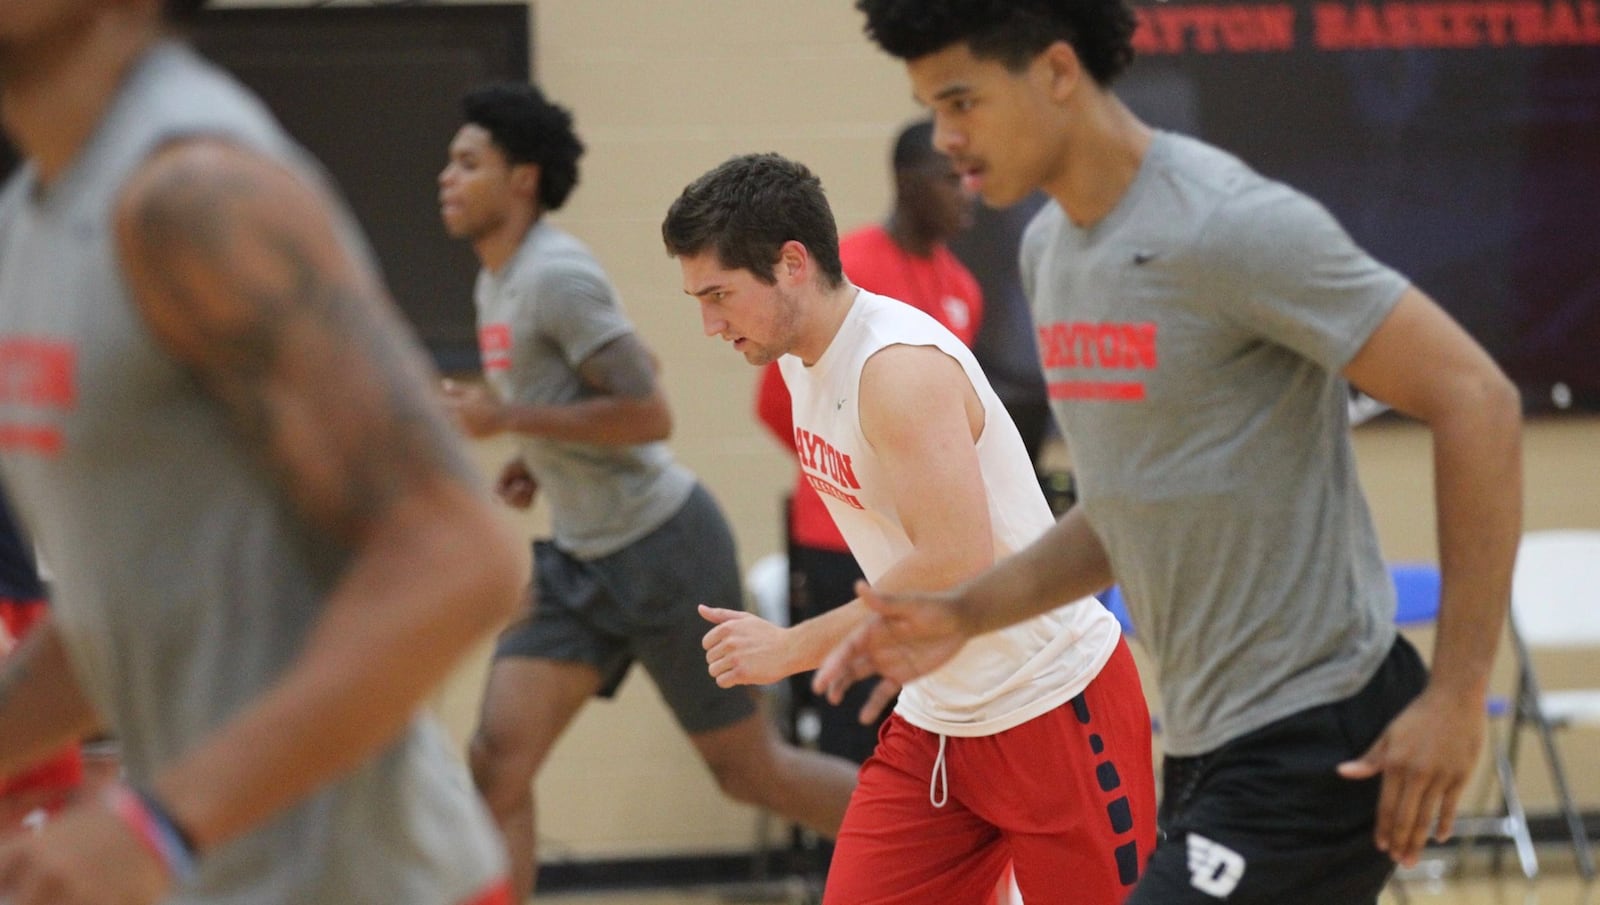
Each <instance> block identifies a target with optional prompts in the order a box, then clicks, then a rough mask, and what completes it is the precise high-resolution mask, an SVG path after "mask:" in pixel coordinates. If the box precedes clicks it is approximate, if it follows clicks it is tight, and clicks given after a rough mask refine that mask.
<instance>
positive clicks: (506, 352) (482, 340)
mask: <svg viewBox="0 0 1600 905" xmlns="http://www.w3.org/2000/svg"><path fill="white" fill-rule="evenodd" d="M478 353H479V355H480V356H481V357H482V359H483V369H484V370H485V371H509V370H511V327H510V326H508V325H506V324H484V325H483V327H482V328H480V329H479V330H478Z"/></svg>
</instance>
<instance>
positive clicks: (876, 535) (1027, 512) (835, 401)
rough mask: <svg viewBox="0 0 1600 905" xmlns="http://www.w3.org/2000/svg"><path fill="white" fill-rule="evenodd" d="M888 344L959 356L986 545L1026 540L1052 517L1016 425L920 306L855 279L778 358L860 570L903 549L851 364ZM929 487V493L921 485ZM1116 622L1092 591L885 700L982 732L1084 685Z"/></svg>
mask: <svg viewBox="0 0 1600 905" xmlns="http://www.w3.org/2000/svg"><path fill="white" fill-rule="evenodd" d="M892 345H917V346H935V347H937V348H938V349H939V350H940V351H942V352H944V353H945V354H946V355H949V356H950V357H951V358H953V359H955V360H956V361H957V362H959V363H960V365H961V367H962V369H963V370H965V371H966V374H967V379H968V380H970V381H971V382H972V386H973V389H974V390H976V391H977V394H978V399H979V400H980V401H981V402H982V403H983V409H984V428H983V433H982V435H981V436H980V438H979V440H978V462H979V467H980V468H981V469H982V472H983V482H984V486H985V489H986V490H987V493H988V498H989V519H990V523H991V525H992V527H993V537H994V555H995V558H996V559H997V560H998V559H1001V558H1003V557H1005V556H1008V555H1010V554H1011V553H1013V552H1015V551H1016V550H1019V549H1021V548H1022V547H1024V546H1026V545H1028V544H1030V543H1032V542H1033V540H1034V539H1035V538H1037V537H1038V536H1039V535H1040V534H1042V533H1043V532H1044V531H1045V530H1046V529H1047V528H1049V527H1050V525H1051V524H1052V518H1051V514H1050V507H1049V506H1048V505H1047V504H1046V503H1045V499H1044V494H1043V493H1042V492H1041V491H1040V489H1039V482H1038V479H1037V477H1035V475H1034V470H1033V464H1032V462H1031V461H1030V460H1029V459H1028V454H1027V451H1026V449H1025V448H1024V447H1023V445H1022V438H1021V437H1020V435H1018V433H1017V428H1016V425H1015V424H1014V423H1012V421H1011V417H1010V416H1009V415H1008V414H1006V410H1005V407H1004V406H1002V405H1001V404H1000V399H999V397H998V396H996V395H995V393H994V390H993V389H991V388H990V386H989V381H988V379H987V378H985V377H984V376H983V371H982V369H980V368H979V367H978V363H977V360H976V359H974V358H973V357H972V353H971V352H969V351H968V350H967V348H966V347H965V346H963V345H962V344H961V341H960V340H958V339H956V337H955V336H954V335H953V334H952V333H950V331H949V330H947V329H945V328H944V327H943V326H941V325H940V324H939V323H938V322H937V321H935V320H934V319H933V318H931V317H929V316H928V315H927V314H924V313H923V312H921V311H919V310H917V309H915V308H913V307H911V306H910V305H907V304H904V303H902V302H898V301H895V300H894V299H891V298H886V297H884V296H881V295H875V294H873V293H870V292H867V291H865V290H861V291H859V292H858V294H857V295H856V300H855V303H854V305H852V307H851V309H850V313H849V315H848V316H846V318H845V320H844V323H843V324H842V325H841V326H840V328H839V332H838V335H836V336H835V337H834V339H833V342H832V344H830V345H829V346H828V349H827V351H826V352H824V353H823V355H822V357H821V358H819V359H818V360H817V363H816V364H815V365H812V366H811V367H806V366H805V364H804V363H802V362H801V361H800V359H798V358H796V357H795V356H793V355H785V356H784V357H783V358H782V359H780V361H779V367H780V368H781V369H782V371H783V378H784V381H785V382H786V383H787V384H788V386H789V393H790V395H791V397H792V398H793V400H794V428H795V447H796V449H797V450H798V452H799V456H800V467H801V470H802V471H803V472H804V474H805V476H806V480H808V481H809V482H810V483H811V484H812V486H814V487H815V488H816V489H817V491H818V492H819V493H820V494H821V496H822V499H823V501H824V503H826V504H827V507H828V511H829V512H830V513H832V515H833V519H834V521H835V522H836V523H837V524H838V526H839V530H840V532H841V533H842V534H843V535H844V538H845V541H846V543H848V544H849V545H850V552H852V553H853V554H855V557H856V561H857V562H859V563H860V564H861V569H862V573H863V574H864V575H865V576H866V578H867V580H868V581H876V580H877V579H878V577H879V576H880V575H882V574H883V573H884V572H886V571H888V570H889V568H890V567H891V566H893V565H894V564H895V563H897V562H899V561H900V560H901V559H902V558H904V557H905V556H906V555H907V554H909V553H910V552H911V549H912V544H911V540H910V538H909V537H907V536H906V532H905V528H904V526H903V525H902V524H901V522H900V517H899V514H898V512H897V511H896V508H895V504H894V500H893V499H892V498H891V497H890V490H889V486H888V482H887V480H886V478H885V475H884V471H883V467H884V466H883V463H882V462H880V461H879V460H878V458H877V456H876V455H875V454H874V452H873V450H872V447H871V446H869V445H868V443H867V441H866V438H865V437H864V436H863V435H862V433H861V415H860V408H859V402H860V400H859V392H858V388H859V386H860V382H861V369H862V367H863V366H864V365H865V364H866V362H867V359H869V358H871V357H872V356H873V355H874V354H875V353H877V352H878V351H879V350H880V349H883V348H885V347H887V346H892ZM928 492H930V493H937V492H938V488H935V487H930V488H928ZM1119 636H1120V629H1119V628H1118V626H1117V622H1116V619H1114V618H1113V617H1112V616H1111V614H1110V613H1109V612H1107V611H1106V609H1105V608H1104V607H1102V606H1101V605H1100V603H1099V602H1098V601H1096V600H1094V599H1092V598H1085V599H1083V600H1079V601H1076V602H1074V603H1070V604H1067V605H1065V606H1063V607H1061V608H1059V609H1056V610H1053V611H1051V612H1049V613H1046V614H1044V615H1042V616H1037V617H1035V618H1033V619H1030V620H1028V621H1026V622H1022V623H1019V624H1017V625H1013V626H1011V627H1010V628H1007V629H1004V630H1001V631H998V632H992V633H990V634H987V635H983V636H981V637H978V638H974V639H972V641H970V642H968V644H967V645H966V647H964V648H963V649H962V650H961V653H959V654H957V655H956V657H955V659H953V660H951V661H950V662H949V663H947V664H945V665H944V667H942V668H941V669H939V670H938V671H936V672H934V673H931V674H930V675H927V676H924V677H923V678H921V679H918V680H917V681H915V682H912V683H911V684H910V685H908V686H906V688H905V689H904V690H903V691H902V692H901V694H900V702H899V704H898V705H897V706H896V708H895V710H896V712H897V713H899V714H900V715H901V717H903V718H904V719H905V720H906V721H907V722H909V723H911V724H912V725H914V726H917V727H919V728H922V729H926V730H928V731H929V732H937V733H941V734H943V735H952V736H983V735H994V734H996V733H998V732H1003V731H1005V730H1006V729H1010V728H1012V727H1013V726H1017V725H1020V724H1022V723H1025V722H1027V721H1028V720H1030V719H1033V718H1034V717H1036V716H1039V715H1040V714H1043V713H1047V712H1049V711H1051V710H1054V709H1055V708H1056V707H1059V706H1061V705H1062V704H1064V703H1066V702H1067V701H1069V700H1071V699H1072V698H1074V697H1076V696H1077V695H1078V693H1079V692H1081V691H1083V689H1084V688H1085V687H1087V686H1088V684H1089V682H1090V681H1091V680H1093V679H1094V677H1095V676H1096V675H1097V674H1098V673H1099V672H1100V668H1101V667H1102V666H1104V665H1105V662H1106V661H1107V660H1108V659H1110V657H1111V654H1112V652H1113V651H1114V650H1115V649H1116V645H1117V641H1118V638H1119Z"/></svg>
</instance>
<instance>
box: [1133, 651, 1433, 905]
mask: <svg viewBox="0 0 1600 905" xmlns="http://www.w3.org/2000/svg"><path fill="white" fill-rule="evenodd" d="M1426 682H1427V668H1426V667H1425V666H1424V665H1423V663H1422V658H1421V657H1419V656H1418V655H1417V651H1416V649H1415V648H1413V647H1412V646H1411V645H1410V644H1409V643H1408V642H1407V641H1406V640H1405V639H1404V638H1399V639H1396V641H1395V644H1394V647H1393V648H1392V649H1391V650H1390V651H1389V655H1388V657H1387V658H1385V659H1384V661H1383V664H1382V665H1381V666H1379V668H1378V671H1377V673H1376V674H1374V675H1373V677H1372V679H1371V680H1370V681H1368V683H1367V684H1366V686H1365V687H1364V688H1362V689H1361V690H1360V691H1359V692H1357V693H1356V694H1355V695H1353V696H1352V697H1349V698H1346V699H1345V700H1342V701H1337V702H1335V703H1332V704H1325V705H1322V706H1319V707H1313V708H1311V709H1309V710H1304V711H1301V712H1300V713H1296V714H1293V715H1291V716H1288V717H1285V718H1284V719H1281V720H1278V721H1277V722H1275V723H1271V724H1269V725H1267V726H1264V727H1262V728H1260V729H1257V730H1256V731H1254V732H1251V733H1249V734H1247V735H1244V736H1241V737H1239V738H1237V739H1234V740H1233V741H1230V742H1228V743H1226V744H1224V745H1223V746H1222V747H1221V748H1218V749H1216V750H1215V751H1211V752H1208V753H1206V754H1202V755H1199V756H1196V757H1168V758H1166V759H1165V761H1164V762H1163V767H1162V770H1163V773H1162V799H1161V809H1160V813H1159V815H1158V819H1159V823H1160V827H1161V841H1160V843H1159V844H1158V845H1157V846H1156V850H1155V853H1154V854H1153V855H1152V856H1151V858H1150V862H1149V865H1148V866H1147V867H1146V868H1145V874H1144V877H1143V879H1141V880H1140V881H1139V886H1138V888H1137V889H1136V890H1134V893H1133V895H1132V896H1131V897H1130V898H1129V899H1128V905H1191V903H1193V905H1199V903H1216V902H1218V901H1226V902H1230V903H1251V905H1255V903H1260V905H1267V903H1272V905H1284V903H1288V905H1371V903H1374V902H1376V901H1377V898H1378V893H1379V892H1380V891H1381V890H1382V889H1383V886H1384V884H1385V883H1387V882H1388V879H1389V876H1390V874H1392V873H1393V872H1394V862H1393V860H1391V859H1390V857H1389V855H1387V854H1386V853H1384V852H1381V851H1379V850H1378V848H1377V846H1376V845H1374V844H1373V832H1374V828H1375V825H1376V821H1377V811H1378V793H1379V783H1380V779H1379V778H1373V779H1370V780H1363V781H1351V780H1347V779H1342V778H1340V777H1339V775H1338V773H1337V772H1335V767H1336V766H1337V765H1338V764H1339V763H1341V762H1343V761H1346V760H1350V759H1352V758H1354V757H1357V756H1359V755H1361V754H1362V753H1363V752H1365V751H1366V750H1367V748H1368V747H1369V746H1370V745H1371V744H1372V742H1373V741H1375V740H1376V739H1377V737H1378V735H1379V734H1380V733H1381V732H1382V731H1383V729H1384V728H1385V727H1386V726H1388V725H1389V722H1390V720H1392V719H1393V718H1394V716H1395V715H1396V714H1398V713H1399V712H1400V711H1401V710H1402V709H1403V708H1404V707H1405V706H1406V705H1407V704H1409V703H1410V702H1411V700H1412V699H1413V698H1415V697H1416V696H1417V695H1418V694H1419V693H1420V692H1421V691H1422V687H1423V685H1424V684H1426Z"/></svg>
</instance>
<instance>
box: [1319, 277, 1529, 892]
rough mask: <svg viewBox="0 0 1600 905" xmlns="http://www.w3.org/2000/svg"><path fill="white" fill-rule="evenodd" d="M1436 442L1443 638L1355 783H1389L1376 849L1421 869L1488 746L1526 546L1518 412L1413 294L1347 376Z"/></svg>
mask: <svg viewBox="0 0 1600 905" xmlns="http://www.w3.org/2000/svg"><path fill="white" fill-rule="evenodd" d="M1345 375H1346V376H1347V377H1348V378H1349V379H1350V381H1351V383H1353V384H1354V385H1355V386H1356V387H1357V388H1358V389H1360V390H1362V391H1363V392H1365V393H1367V394H1368V395H1370V396H1372V397H1373V398H1374V399H1377V400H1378V401H1380V402H1383V403H1386V404H1387V405H1389V406H1391V407H1393V408H1394V409H1396V410H1398V411H1401V412H1404V413H1406V414H1408V415H1411V416H1413V417H1415V418H1418V419H1420V420H1421V421H1423V422H1424V423H1425V424H1427V426H1428V429H1429V430H1430V431H1431V432H1432V434H1433V468H1434V497H1435V501H1436V504H1435V505H1436V507H1437V516H1438V525H1439V529H1438V530H1439V566H1440V572H1441V573H1442V576H1443V583H1442V585H1441V588H1440V607H1439V631H1438V633H1437V635H1436V637H1435V640H1434V655H1433V659H1432V664H1431V673H1432V674H1431V676H1430V678H1429V680H1428V687H1427V690H1426V691H1424V692H1423V694H1422V696H1421V697H1420V698H1418V699H1417V701H1416V702H1414V703H1413V704H1412V705H1411V706H1410V707H1408V708H1407V709H1406V710H1405V711H1404V712H1402V713H1401V714H1400V716H1398V717H1396V718H1395V720H1394V722H1393V723H1391V724H1390V726H1389V728H1388V729H1387V730H1385V732H1384V734H1383V736H1382V737H1381V738H1380V739H1379V741H1378V743H1377V744H1376V745H1374V746H1373V748H1372V749H1371V750H1370V751H1368V752H1367V754H1366V755H1365V756H1363V758H1362V759H1361V760H1359V761H1356V762H1352V763H1351V764H1349V765H1346V767H1345V771H1346V775H1348V776H1350V777H1351V778H1362V777H1363V776H1366V775H1372V774H1373V773H1376V772H1378V771H1381V772H1382V773H1383V792H1382V796H1381V798H1380V801H1379V812H1378V827H1377V840H1376V841H1377V844H1378V846H1379V847H1380V848H1382V849H1384V850H1385V851H1388V852H1390V853H1391V854H1392V855H1393V856H1394V857H1395V859H1396V860H1397V861H1401V862H1404V863H1410V862H1414V861H1415V860H1416V858H1417V857H1418V855H1419V854H1420V852H1421V851H1422V847H1423V845H1424V844H1425V843H1426V841H1427V837H1428V834H1429V831H1430V829H1431V828H1432V827H1433V825H1434V823H1435V819H1436V818H1437V821H1438V826H1439V834H1440V838H1448V836H1449V834H1450V830H1451V824H1452V822H1453V820H1454V816H1455V808H1456V803H1457V801H1458V800H1459V798H1460V795H1461V792H1462V789H1463V787H1464V785H1465V783H1466V781H1467V779H1468V777H1469V776H1470V773H1471V771H1472V769H1473V767H1474V766H1475V765H1476V763H1477V759H1478V756H1479V752H1480V749H1481V747H1482V744H1483V737H1484V734H1485V720H1486V717H1485V713H1484V701H1485V698H1486V697H1487V695H1488V684H1489V672H1490V669H1491V668H1492V666H1493V664H1494V657H1495V652H1496V650H1497V648H1498V646H1499V642H1500V635H1501V631H1502V628H1503V626H1504V625H1505V621H1506V608H1507V606H1508V605H1509V603H1510V599H1511V571H1512V566H1513V563H1514V562H1515V559H1516V551H1517V544H1518V542H1519V540H1520V538H1521V535H1522V444H1521V420H1522V414H1521V400H1520V398H1519V397H1518V395H1517V392H1516V388H1515V387H1514V386H1512V384H1511V382H1510V381H1509V380H1507V379H1506V377H1505V375H1504V374H1502V373H1501V372H1500V369H1499V368H1498V367H1497V366H1496V365H1495V363H1494V361H1493V360H1492V359H1490V358H1489V355H1488V353H1486V352H1485V351H1484V350H1483V349H1482V348H1481V347H1480V346H1479V345H1478V344H1477V343H1476V342H1474V341H1473V340H1472V338H1471V337H1469V336H1468V335H1467V333H1466V331H1464V330H1462V329H1461V327H1460V326H1458V325H1457V324H1456V323H1455V322H1454V321H1452V320H1451V319H1450V317H1449V316H1448V315H1447V314H1445V312H1444V311H1443V310H1442V309H1440V308H1439V307H1438V305H1436V304H1435V303H1434V302H1433V301H1432V300H1431V299H1429V298H1428V297H1427V296H1425V295H1423V294H1422V293H1421V292H1420V291H1418V290H1416V289H1414V288H1413V289H1408V290H1407V291H1406V293H1405V294H1404V295H1403V296H1401V298H1400V301H1399V302H1398V303H1397V304H1396V305H1395V308H1394V310H1393V311H1391V312H1390V314H1389V316H1388V317H1387V318H1386V319H1385V320H1384V322H1383V323H1382V324H1380V325H1379V326H1378V329H1377V330H1376V331H1375V332H1374V333H1373V335H1372V336H1371V337H1370V338H1369V339H1368V340H1367V342H1366V344H1365V345H1364V346H1363V347H1362V349H1361V351H1360V352H1359V353H1357V355H1356V357H1355V358H1354V359H1353V360H1352V361H1351V362H1350V364H1349V366H1348V367H1346V369H1345Z"/></svg>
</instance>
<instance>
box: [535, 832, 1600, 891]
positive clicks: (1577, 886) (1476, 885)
mask: <svg viewBox="0 0 1600 905" xmlns="http://www.w3.org/2000/svg"><path fill="white" fill-rule="evenodd" d="M1539 859H1540V876H1539V878H1538V879H1537V880H1533V881H1529V880H1526V879H1524V878H1523V877H1522V876H1521V874H1519V873H1517V872H1516V869H1515V867H1514V866H1512V865H1511V864H1508V866H1507V868H1506V870H1505V871H1504V872H1503V873H1501V874H1498V875H1497V874H1494V873H1492V872H1490V871H1488V870H1487V869H1486V866H1479V865H1476V864H1475V863H1474V864H1473V865H1472V866H1471V867H1469V868H1468V869H1465V870H1461V871H1457V870H1455V869H1453V867H1452V865H1451V864H1450V863H1449V862H1448V861H1447V860H1446V859H1445V858H1432V857H1430V858H1429V859H1427V860H1425V861H1424V862H1423V864H1422V865H1420V866H1419V867H1418V868H1417V869H1415V870H1413V871H1408V872H1407V874H1406V876H1404V877H1402V878H1401V879H1398V880H1396V881H1395V882H1394V883H1392V884H1391V885H1390V888H1389V891H1388V892H1386V893H1384V895H1383V896H1382V897H1381V898H1379V900H1378V901H1379V905H1600V882H1588V883H1586V882H1584V880H1583V879H1582V878H1581V877H1580V876H1579V875H1578V874H1577V872H1576V871H1575V870H1574V869H1573V867H1572V860H1571V856H1570V854H1569V852H1568V851H1567V850H1566V849H1564V848H1563V847H1560V846H1556V845H1545V846H1540V849H1539ZM1513 863H1514V862H1513ZM536 901H537V902H539V903H540V905H812V903H815V902H816V901H817V900H816V899H815V897H814V893H813V891H812V890H810V889H808V888H807V886H806V884H805V883H803V882H801V881H799V880H798V879H796V880H791V881H774V882H770V883H764V884H741V885H736V886H717V887H693V888H681V889H670V890H643V889H641V890H622V891H604V892H581V893H580V892H565V893H560V894H550V895H539V896H537V897H536Z"/></svg>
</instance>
